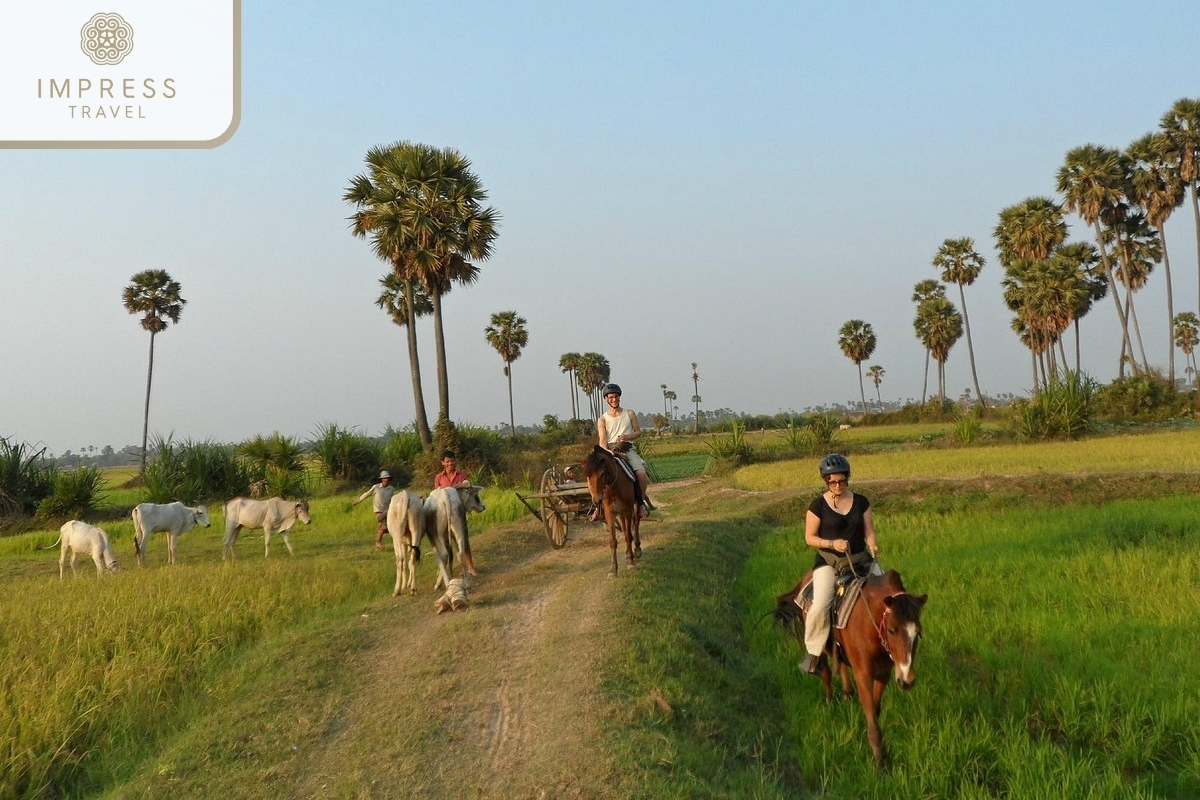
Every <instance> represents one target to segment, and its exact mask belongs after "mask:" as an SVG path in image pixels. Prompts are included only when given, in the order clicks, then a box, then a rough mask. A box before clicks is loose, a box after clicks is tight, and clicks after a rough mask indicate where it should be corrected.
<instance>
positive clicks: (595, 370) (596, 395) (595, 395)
mask: <svg viewBox="0 0 1200 800" xmlns="http://www.w3.org/2000/svg"><path fill="white" fill-rule="evenodd" d="M610 374H611V368H610V367H609V364H608V359H607V358H605V357H604V356H602V355H601V354H600V353H582V354H580V356H579V362H578V364H577V366H576V371H575V380H576V382H578V384H579V388H580V389H582V390H583V393H584V394H585V395H586V396H587V398H588V404H589V407H590V408H591V412H592V419H598V418H599V417H600V404H601V403H602V402H603V400H602V398H601V397H600V389H601V387H603V386H604V384H606V383H608V378H609V375H610Z"/></svg>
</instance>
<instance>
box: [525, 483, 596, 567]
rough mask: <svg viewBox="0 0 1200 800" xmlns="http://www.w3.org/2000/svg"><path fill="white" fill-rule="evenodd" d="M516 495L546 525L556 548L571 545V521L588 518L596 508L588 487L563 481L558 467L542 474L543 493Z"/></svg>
mask: <svg viewBox="0 0 1200 800" xmlns="http://www.w3.org/2000/svg"><path fill="white" fill-rule="evenodd" d="M515 494H516V495H517V499H518V500H520V501H521V503H522V505H524V506H525V508H527V509H529V513H530V514H533V516H534V517H536V518H537V519H538V521H539V522H541V523H542V527H543V528H544V529H545V531H546V539H547V540H549V542H550V544H551V545H552V546H554V547H562V546H563V545H565V544H566V543H567V528H568V527H569V526H570V520H571V517H575V516H580V515H582V514H586V513H587V512H589V511H591V510H592V507H593V506H592V495H591V493H590V492H589V491H588V486H587V484H586V483H576V482H573V481H563V480H561V479H560V478H559V475H558V471H557V470H556V469H555V468H554V467H550V469H548V470H546V471H545V472H544V473H543V474H542V485H541V490H540V491H539V492H538V493H537V494H531V495H523V494H521V493H520V492H516V493H515ZM535 503H536V507H535V505H534V504H535Z"/></svg>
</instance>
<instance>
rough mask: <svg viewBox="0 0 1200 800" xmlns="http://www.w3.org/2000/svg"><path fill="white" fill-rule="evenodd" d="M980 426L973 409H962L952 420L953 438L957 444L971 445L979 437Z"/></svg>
mask: <svg viewBox="0 0 1200 800" xmlns="http://www.w3.org/2000/svg"><path fill="white" fill-rule="evenodd" d="M982 427H983V426H982V424H981V423H980V421H979V416H978V415H977V414H976V413H975V412H974V411H971V410H967V411H964V412H962V413H961V414H959V415H958V417H957V418H956V419H955V420H954V438H955V439H957V440H958V442H959V444H964V445H972V444H974V443H975V440H976V439H978V438H979V432H980V430H981V429H982Z"/></svg>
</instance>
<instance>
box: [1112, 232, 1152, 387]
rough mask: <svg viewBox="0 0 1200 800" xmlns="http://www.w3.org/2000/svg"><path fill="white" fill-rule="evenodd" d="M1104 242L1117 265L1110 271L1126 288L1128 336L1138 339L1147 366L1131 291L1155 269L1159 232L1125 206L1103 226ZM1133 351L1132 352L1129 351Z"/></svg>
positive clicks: (1141, 286) (1144, 281) (1143, 281)
mask: <svg viewBox="0 0 1200 800" xmlns="http://www.w3.org/2000/svg"><path fill="white" fill-rule="evenodd" d="M1104 242H1105V244H1106V245H1108V246H1109V247H1111V248H1112V252H1113V253H1114V254H1116V257H1117V258H1116V263H1117V266H1116V269H1115V271H1114V273H1113V275H1114V277H1115V278H1116V279H1117V280H1118V282H1119V283H1120V285H1121V286H1122V287H1124V289H1125V319H1127V320H1128V321H1129V324H1130V326H1131V328H1132V330H1131V332H1130V336H1132V337H1133V340H1134V341H1135V342H1136V343H1137V346H1138V352H1140V353H1141V356H1142V364H1143V365H1145V367H1146V368H1147V369H1149V365H1150V361H1149V359H1148V358H1147V357H1146V346H1145V343H1144V342H1143V340H1142V329H1141V326H1140V325H1139V323H1138V317H1137V308H1136V306H1135V305H1134V293H1136V292H1139V291H1141V290H1142V289H1143V288H1145V286H1146V282H1147V281H1148V280H1149V279H1150V274H1151V273H1152V272H1153V271H1154V265H1155V264H1157V263H1158V262H1160V261H1162V252H1163V251H1162V242H1161V241H1160V240H1159V238H1158V234H1157V233H1156V232H1155V230H1154V229H1153V228H1151V227H1150V225H1148V224H1147V222H1146V215H1145V214H1143V213H1141V212H1140V211H1138V212H1130V211H1129V210H1128V209H1125V210H1123V211H1122V213H1121V214H1120V217H1119V218H1117V219H1114V220H1113V222H1112V223H1111V224H1110V225H1109V227H1107V228H1105V229H1104ZM1130 355H1132V353H1131V354H1130Z"/></svg>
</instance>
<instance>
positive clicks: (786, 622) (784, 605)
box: [767, 582, 804, 636]
mask: <svg viewBox="0 0 1200 800" xmlns="http://www.w3.org/2000/svg"><path fill="white" fill-rule="evenodd" d="M803 587H804V584H803V582H801V583H798V584H796V587H795V588H794V589H792V590H791V591H789V592H784V593H783V594H781V595H779V597H777V598H776V599H775V608H774V609H773V610H771V611H769V612H767V614H768V615H770V616H773V617H774V618H775V624H776V625H778V626H780V627H781V628H784V629H786V630H788V631H790V632H791V633H794V634H796V635H797V636H799V635H801V634H802V632H803V631H804V614H803V613H802V612H801V611H800V605H799V604H798V603H797V602H796V598H797V597H799V596H800V591H801V590H802V589H803Z"/></svg>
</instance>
